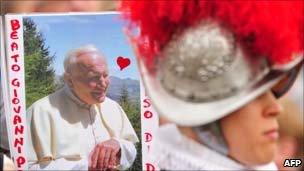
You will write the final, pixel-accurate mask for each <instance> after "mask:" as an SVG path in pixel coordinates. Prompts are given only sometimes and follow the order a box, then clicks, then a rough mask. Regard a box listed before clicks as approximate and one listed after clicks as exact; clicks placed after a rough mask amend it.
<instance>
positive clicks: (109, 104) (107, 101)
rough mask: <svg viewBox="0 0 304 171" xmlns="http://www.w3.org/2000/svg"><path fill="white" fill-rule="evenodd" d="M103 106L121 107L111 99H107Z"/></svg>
mask: <svg viewBox="0 0 304 171" xmlns="http://www.w3.org/2000/svg"><path fill="white" fill-rule="evenodd" d="M101 106H111V107H113V106H116V107H120V105H119V104H118V103H117V102H116V101H114V100H112V99H110V98H109V97H106V98H105V100H104V102H103V103H101Z"/></svg>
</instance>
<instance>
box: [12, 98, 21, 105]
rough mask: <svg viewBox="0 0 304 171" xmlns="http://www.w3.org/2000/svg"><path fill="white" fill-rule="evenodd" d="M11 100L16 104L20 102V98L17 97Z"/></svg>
mask: <svg viewBox="0 0 304 171" xmlns="http://www.w3.org/2000/svg"><path fill="white" fill-rule="evenodd" d="M12 102H13V103H14V104H18V103H19V102H20V100H19V99H18V98H13V100H12Z"/></svg>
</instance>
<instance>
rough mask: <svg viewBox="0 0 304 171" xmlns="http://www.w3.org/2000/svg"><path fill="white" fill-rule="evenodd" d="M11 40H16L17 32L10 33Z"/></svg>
mask: <svg viewBox="0 0 304 171" xmlns="http://www.w3.org/2000/svg"><path fill="white" fill-rule="evenodd" d="M11 39H18V35H17V31H13V32H12V33H11Z"/></svg>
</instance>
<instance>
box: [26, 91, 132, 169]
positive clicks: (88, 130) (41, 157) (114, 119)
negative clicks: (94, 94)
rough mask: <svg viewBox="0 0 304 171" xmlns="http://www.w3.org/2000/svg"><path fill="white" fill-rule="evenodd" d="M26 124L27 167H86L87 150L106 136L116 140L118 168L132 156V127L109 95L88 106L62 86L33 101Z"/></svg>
mask: <svg viewBox="0 0 304 171" xmlns="http://www.w3.org/2000/svg"><path fill="white" fill-rule="evenodd" d="M27 124H28V143H27V147H28V148H27V149H28V154H27V155H28V161H29V167H30V169H39V170H40V169H47V170H54V169H55V170H58V169H59V170H73V169H75V170H87V169H88V157H89V153H90V152H91V151H92V150H93V148H94V147H95V146H96V145H97V144H98V143H100V142H102V141H106V140H109V139H110V138H114V139H116V140H117V141H118V142H119V144H120V148H121V158H120V165H119V169H127V168H129V167H130V166H131V165H132V163H133V161H134V160H135V157H136V148H135V145H134V144H135V143H136V142H138V138H137V136H136V134H135V131H134V129H133V127H132V125H131V124H130V122H129V120H128V118H127V116H126V114H125V112H124V111H123V109H122V108H121V107H120V106H119V105H118V103H116V102H115V101H113V100H111V99H109V98H105V101H104V102H103V103H100V104H96V105H90V106H89V105H87V104H85V103H83V102H82V101H80V100H79V99H78V98H77V97H76V96H74V94H73V93H72V92H71V90H70V89H69V88H68V86H65V87H63V88H62V89H60V90H58V91H56V92H55V93H53V94H51V95H49V96H46V97H44V98H42V99H40V100H38V101H36V102H35V103H34V104H33V105H32V106H31V107H30V108H29V109H28V110H27Z"/></svg>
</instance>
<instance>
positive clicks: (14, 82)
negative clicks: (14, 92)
mask: <svg viewBox="0 0 304 171" xmlns="http://www.w3.org/2000/svg"><path fill="white" fill-rule="evenodd" d="M12 85H13V86H16V87H20V82H19V81H18V79H17V78H15V79H13V80H12Z"/></svg>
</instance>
